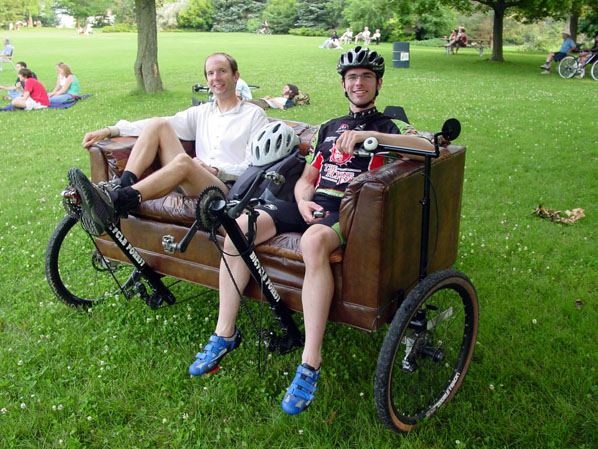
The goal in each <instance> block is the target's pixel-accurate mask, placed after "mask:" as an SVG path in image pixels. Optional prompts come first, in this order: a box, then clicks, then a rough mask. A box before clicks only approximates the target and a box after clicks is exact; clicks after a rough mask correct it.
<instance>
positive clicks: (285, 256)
mask: <svg viewBox="0 0 598 449" xmlns="http://www.w3.org/2000/svg"><path fill="white" fill-rule="evenodd" d="M287 123H288V124H289V125H291V126H293V127H294V129H295V131H296V132H297V134H299V135H300V137H301V140H302V146H303V147H304V148H305V147H306V146H308V145H309V143H310V142H311V141H312V139H313V137H314V135H315V133H316V132H317V128H316V127H314V126H311V125H307V124H304V123H298V122H287ZM134 142H135V138H131V137H120V138H114V139H112V140H106V141H102V142H98V143H97V144H96V145H94V146H93V147H92V148H91V149H90V151H89V153H90V158H91V177H92V180H93V182H95V183H98V182H100V181H105V180H108V179H111V178H112V177H114V176H120V174H121V173H122V170H123V169H124V166H125V164H126V160H127V157H128V155H129V154H130V150H131V148H132V146H133V144H134ZM183 144H184V146H185V149H186V150H187V151H188V152H189V153H190V154H191V153H193V142H184V143H183ZM441 154H442V156H441V157H440V158H438V159H436V160H434V161H433V165H432V181H433V185H434V192H435V195H436V198H434V195H433V198H432V207H431V226H430V250H429V255H430V256H429V257H430V258H431V260H430V266H429V270H428V272H432V271H436V270H440V269H444V268H448V267H450V266H451V265H452V264H453V263H454V262H455V260H456V256H457V246H458V234H459V218H460V209H461V194H462V190H463V172H464V165H465V147H461V146H454V145H448V146H447V147H444V148H442V151H441ZM421 166H422V163H419V162H414V161H398V162H394V163H391V164H388V165H385V166H383V167H380V168H377V169H375V170H372V171H371V172H367V173H364V174H362V175H361V176H359V177H358V178H356V179H355V180H354V181H353V182H352V183H351V184H350V186H349V188H348V189H347V191H346V193H345V197H344V199H343V201H342V203H341V211H340V225H341V229H342V232H343V234H344V235H345V236H346V237H347V244H346V246H345V248H344V249H342V250H340V249H339V250H337V251H336V252H334V253H333V254H332V255H331V264H332V269H333V274H334V280H335V292H334V299H333V303H332V307H331V310H330V315H329V319H331V320H333V321H336V322H339V323H343V324H347V325H350V326H353V327H357V328H360V329H364V330H369V331H376V330H378V328H379V327H380V326H381V325H382V324H384V323H385V322H386V321H387V320H388V319H389V318H392V315H393V314H394V311H395V310H396V308H397V304H398V302H399V301H400V299H401V298H402V297H403V295H404V294H406V293H407V292H408V291H409V290H411V289H412V288H413V287H414V286H415V283H416V282H417V279H418V274H419V247H420V238H421V230H420V226H421V211H422V206H421V204H420V200H421V198H422V197H423V182H422V181H423V176H422V170H421ZM157 168H158V163H157V162H156V163H154V165H153V166H152V167H151V168H150V169H148V171H151V170H155V169H157ZM196 201H197V198H194V197H184V196H183V195H181V194H178V193H171V194H169V195H167V196H165V197H163V198H160V199H157V200H150V201H146V202H144V203H143V204H142V205H141V206H140V207H139V208H138V209H137V210H135V211H134V213H133V214H132V215H130V216H129V217H128V218H126V219H123V220H122V221H121V228H122V231H123V232H124V234H125V235H126V237H127V239H129V241H130V242H131V243H132V244H133V245H134V246H135V247H136V248H137V250H138V251H139V253H140V254H141V255H142V256H143V258H144V259H145V260H146V261H147V262H148V263H149V264H150V265H151V266H152V267H153V268H154V269H155V270H156V271H158V272H160V273H162V274H165V275H168V276H172V277H174V278H177V279H183V280H186V281H190V282H193V283H197V284H200V285H203V286H206V287H209V288H213V289H217V288H218V269H219V264H220V253H219V252H218V250H217V248H216V246H215V245H214V243H213V242H211V241H209V239H208V234H207V233H204V232H202V231H199V232H197V234H196V235H195V237H194V238H193V240H192V241H191V243H190V245H189V247H188V249H187V251H186V252H185V253H182V254H180V253H177V254H174V255H170V254H167V253H166V252H165V251H164V249H163V248H162V237H163V236H164V235H172V236H174V237H175V240H176V241H177V242H179V241H180V240H181V239H182V238H183V236H184V235H185V234H186V232H187V230H188V229H189V227H190V226H191V225H192V224H193V221H194V218H195V205H196ZM437 224H438V226H437ZM437 232H438V235H436V234H437ZM218 239H219V242H220V244H221V245H222V244H223V242H224V238H223V237H222V236H218ZM299 240H300V234H296V233H287V234H281V235H278V236H276V237H274V238H272V239H270V240H269V241H267V242H265V243H264V244H262V245H260V246H259V247H258V248H257V252H258V254H259V257H260V260H261V261H262V263H263V265H264V267H265V268H266V270H267V272H268V274H269V276H270V277H271V279H272V282H273V283H274V284H275V286H276V288H277V289H278V291H279V293H280V295H281V297H282V298H283V300H284V302H285V303H286V304H287V306H289V307H290V308H291V309H292V310H296V311H301V286H302V284H303V277H304V269H305V268H304V264H303V261H302V257H301V251H300V249H299ZM97 241H98V245H99V247H100V248H101V250H102V252H104V254H105V255H106V256H108V257H110V258H113V259H116V260H121V261H125V262H126V261H127V259H126V257H125V256H124V255H123V254H122V253H121V252H120V250H119V249H118V248H117V247H116V245H115V244H114V243H113V242H112V241H111V240H110V239H109V238H108V237H100V238H98V239H97ZM244 293H245V295H246V296H247V297H250V298H253V299H259V298H260V291H259V288H258V286H257V284H256V283H255V282H252V283H250V284H249V286H248V287H247V289H246V290H245V292H244Z"/></svg>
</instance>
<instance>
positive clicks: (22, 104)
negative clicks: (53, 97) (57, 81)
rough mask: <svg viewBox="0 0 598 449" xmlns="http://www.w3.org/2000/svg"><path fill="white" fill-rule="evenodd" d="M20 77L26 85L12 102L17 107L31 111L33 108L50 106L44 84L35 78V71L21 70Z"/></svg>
mask: <svg viewBox="0 0 598 449" xmlns="http://www.w3.org/2000/svg"><path fill="white" fill-rule="evenodd" d="M19 79H20V80H21V82H22V83H24V87H23V93H22V95H21V96H20V97H17V98H15V99H14V100H12V102H11V103H12V105H13V106H14V107H15V108H19V109H25V110H26V111H30V110H32V109H44V108H47V107H48V106H50V100H49V98H48V94H47V93H46V89H45V87H44V85H43V84H42V83H40V82H39V81H38V80H36V79H35V78H33V72H32V71H31V70H29V69H21V70H19Z"/></svg>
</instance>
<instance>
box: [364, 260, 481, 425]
mask: <svg viewBox="0 0 598 449" xmlns="http://www.w3.org/2000/svg"><path fill="white" fill-rule="evenodd" d="M477 332H478V299H477V294H476V291H475V288H474V286H473V285H472V283H471V281H470V280H469V279H468V278H467V276H465V275H464V274H463V273H461V272H459V271H456V270H441V271H437V272H435V273H433V274H431V275H429V276H427V277H426V278H424V279H423V280H422V281H421V282H420V283H419V284H418V285H417V286H416V287H415V288H414V289H413V290H412V291H411V293H409V295H408V296H407V298H406V299H405V301H404V302H403V304H401V306H400V307H399V310H398V311H397V312H396V314H395V316H394V318H393V320H392V323H391V325H390V327H389V329H388V333H387V334H386V337H385V338H384V342H383V344H382V349H381V350H380V356H379V357H378V365H377V367H376V380H375V389H374V395H375V399H376V408H377V410H378V416H379V417H380V420H381V421H382V422H383V423H384V425H386V426H387V427H388V428H389V429H391V430H393V431H395V432H407V431H410V430H412V429H414V428H415V427H417V426H418V425H419V424H421V422H422V421H423V420H424V419H426V418H428V417H430V416H432V415H433V414H434V413H435V412H436V411H437V410H438V409H439V408H440V407H441V406H442V405H444V404H446V403H447V402H448V401H450V400H451V399H452V398H453V396H454V395H455V393H456V392H457V390H458V389H459V387H460V386H461V383H462V382H463V379H464V377H465V375H466V374H467V370H468V368H469V364H470V362H471V358H472V356H473V350H474V346H475V342H476V336H477Z"/></svg>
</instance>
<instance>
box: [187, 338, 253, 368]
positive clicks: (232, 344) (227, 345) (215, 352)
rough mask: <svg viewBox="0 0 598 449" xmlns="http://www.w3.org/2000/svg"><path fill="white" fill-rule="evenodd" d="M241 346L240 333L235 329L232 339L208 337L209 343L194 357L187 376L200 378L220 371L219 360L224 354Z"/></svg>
mask: <svg viewBox="0 0 598 449" xmlns="http://www.w3.org/2000/svg"><path fill="white" fill-rule="evenodd" d="M240 344H241V332H240V331H239V329H237V328H236V327H235V333H234V334H233V336H232V337H219V336H217V335H216V334H214V335H212V336H211V337H210V342H209V343H208V344H207V345H206V346H205V348H204V349H203V352H198V353H197V355H196V356H195V357H196V359H197V360H195V362H193V364H191V366H190V367H189V374H191V375H192V376H201V375H202V374H209V373H213V372H215V371H218V370H219V369H220V360H222V357H224V356H225V355H226V354H228V353H229V352H231V351H234V350H235V349H237V348H238V347H239V345H240Z"/></svg>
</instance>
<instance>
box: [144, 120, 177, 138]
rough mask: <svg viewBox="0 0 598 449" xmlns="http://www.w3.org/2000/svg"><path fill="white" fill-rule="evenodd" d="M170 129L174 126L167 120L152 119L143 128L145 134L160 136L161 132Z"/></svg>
mask: <svg viewBox="0 0 598 449" xmlns="http://www.w3.org/2000/svg"><path fill="white" fill-rule="evenodd" d="M169 128H170V129H171V128H172V126H171V125H170V123H169V122H168V120H166V119H165V118H163V117H152V118H150V119H149V120H148V121H147V123H146V124H145V126H144V127H143V131H145V133H151V134H159V133H160V132H163V131H164V130H166V129H169ZM143 131H142V132H143Z"/></svg>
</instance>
